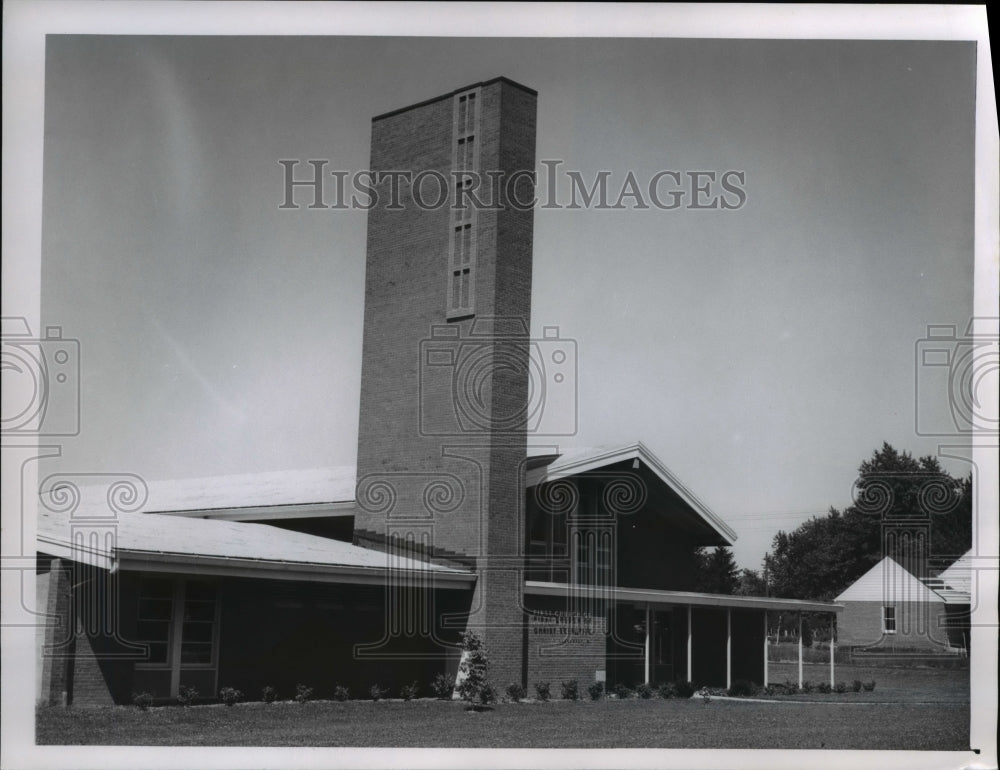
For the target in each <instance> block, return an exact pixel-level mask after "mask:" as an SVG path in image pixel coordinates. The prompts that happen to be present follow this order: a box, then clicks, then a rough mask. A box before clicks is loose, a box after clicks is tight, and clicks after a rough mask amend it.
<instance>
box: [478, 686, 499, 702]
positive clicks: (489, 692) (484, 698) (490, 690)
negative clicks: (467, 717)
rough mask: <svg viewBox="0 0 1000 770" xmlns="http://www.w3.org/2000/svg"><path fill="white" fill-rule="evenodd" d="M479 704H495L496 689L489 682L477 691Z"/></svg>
mask: <svg viewBox="0 0 1000 770" xmlns="http://www.w3.org/2000/svg"><path fill="white" fill-rule="evenodd" d="M479 702H480V703H481V704H482V705H484V706H487V705H489V704H490V703H496V702H497V688H496V687H494V686H493V685H491V684H490V683H489V682H487V683H486V684H484V685H483V686H482V688H481V689H480V690H479Z"/></svg>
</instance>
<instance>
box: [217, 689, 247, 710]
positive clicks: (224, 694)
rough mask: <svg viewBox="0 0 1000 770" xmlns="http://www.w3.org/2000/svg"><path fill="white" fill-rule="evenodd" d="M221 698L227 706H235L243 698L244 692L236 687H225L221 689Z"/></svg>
mask: <svg viewBox="0 0 1000 770" xmlns="http://www.w3.org/2000/svg"><path fill="white" fill-rule="evenodd" d="M219 700H221V701H222V702H223V703H225V704H226V705H227V706H234V705H236V704H237V703H239V702H240V701H241V700H243V693H242V692H241V691H240V690H237V689H236V688H235V687H223V688H222V689H221V690H219Z"/></svg>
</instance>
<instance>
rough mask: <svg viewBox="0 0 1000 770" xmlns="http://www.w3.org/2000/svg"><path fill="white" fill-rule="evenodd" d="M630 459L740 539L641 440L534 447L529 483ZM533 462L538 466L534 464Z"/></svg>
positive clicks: (728, 536)
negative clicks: (558, 449) (568, 447)
mask: <svg viewBox="0 0 1000 770" xmlns="http://www.w3.org/2000/svg"><path fill="white" fill-rule="evenodd" d="M628 461H633V462H636V461H638V463H639V467H645V468H648V469H649V470H650V471H651V472H652V473H653V475H654V476H655V477H656V478H657V479H658V480H659V481H661V482H662V483H663V484H664V485H665V486H666V487H668V488H669V489H670V490H671V491H672V492H674V493H675V494H676V495H677V496H678V497H679V498H680V499H681V500H682V501H683V502H684V503H685V504H686V506H687V507H688V509H689V510H690V511H691V512H692V513H693V514H695V516H697V517H698V518H699V519H701V520H702V521H703V522H704V523H705V524H707V525H708V527H709V528H710V529H711V530H713V531H714V532H715V533H716V534H717V535H718V536H719V537H720V538H721V539H722V540H723V541H724V543H725V544H726V545H732V544H733V542H734V541H735V540H736V532H735V531H733V529H732V528H731V527H729V525H727V524H726V523H725V522H724V521H723V520H722V519H721V518H719V517H718V516H717V515H716V514H715V513H714V512H713V511H712V509H711V508H709V507H708V506H707V505H706V504H705V503H704V502H702V501H701V500H700V499H699V498H698V497H697V495H695V494H694V492H692V491H691V490H690V489H688V488H687V487H686V486H684V484H683V483H682V482H681V480H680V479H678V478H677V476H675V475H674V474H673V472H671V471H670V469H669V468H667V466H666V465H664V464H663V463H662V462H661V461H660V459H659V458H658V457H657V456H656V455H654V454H653V453H652V452H651V451H650V450H649V449H648V448H647V447H646V446H645V444H643V443H642V442H641V441H637V442H635V443H634V444H626V445H625V446H618V447H591V448H581V449H572V450H569V451H566V452H551V451H550V452H545V451H544V450H543V449H542V448H534V449H533V452H532V454H530V455H529V459H528V467H529V470H528V478H527V486H528V487H533V486H536V485H538V484H544V483H546V482H548V481H554V480H556V479H561V478H568V477H570V476H576V475H578V474H581V473H587V472H588V471H594V470H598V469H600V468H606V467H608V466H610V465H615V464H617V463H621V462H628ZM532 464H534V465H535V467H532Z"/></svg>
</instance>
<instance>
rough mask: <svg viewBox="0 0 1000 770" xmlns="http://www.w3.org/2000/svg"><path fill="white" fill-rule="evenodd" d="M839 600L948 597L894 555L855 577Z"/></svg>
mask: <svg viewBox="0 0 1000 770" xmlns="http://www.w3.org/2000/svg"><path fill="white" fill-rule="evenodd" d="M834 601H835V602H880V603H882V604H894V603H897V602H931V603H940V602H943V601H944V600H943V599H942V598H941V597H940V596H938V595H937V594H936V593H935V592H934V591H932V590H931V589H929V588H928V587H927V586H925V585H924V584H923V583H921V582H920V581H919V580H918V579H917V578H916V577H914V576H913V575H912V574H911V573H910V572H908V571H907V570H906V569H904V568H903V567H902V566H900V565H899V564H898V563H897V562H896V561H895V560H893V559H892V558H891V557H889V556H886V557H885V558H884V559H882V561H880V562H879V563H878V564H876V565H875V566H874V567H872V568H871V569H870V570H868V571H867V572H866V573H865V574H864V575H862V576H861V577H859V578H858V579H857V580H855V581H854V582H853V583H852V584H851V585H850V586H849V587H848V588H847V589H846V590H844V592H843V593H841V594H840V596H838V597H837V598H836V599H834Z"/></svg>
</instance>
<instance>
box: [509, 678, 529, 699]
mask: <svg viewBox="0 0 1000 770" xmlns="http://www.w3.org/2000/svg"><path fill="white" fill-rule="evenodd" d="M525 695H527V692H525V689H524V688H523V687H521V685H519V684H517V683H516V682H515V683H514V684H509V685H507V697H508V698H509V699H510V700H511V701H512V702H513V703H517V702H519V701H521V700H523V699H524V696H525Z"/></svg>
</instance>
